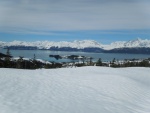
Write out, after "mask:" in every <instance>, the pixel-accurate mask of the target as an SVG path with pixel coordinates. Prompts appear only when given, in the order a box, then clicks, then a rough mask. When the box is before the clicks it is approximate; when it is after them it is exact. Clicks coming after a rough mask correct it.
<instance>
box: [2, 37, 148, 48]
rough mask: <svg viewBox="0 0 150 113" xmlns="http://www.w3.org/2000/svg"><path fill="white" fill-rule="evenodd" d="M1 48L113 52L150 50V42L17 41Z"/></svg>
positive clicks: (7, 43) (139, 40) (5, 44)
mask: <svg viewBox="0 0 150 113" xmlns="http://www.w3.org/2000/svg"><path fill="white" fill-rule="evenodd" d="M0 47H1V48H6V47H15V48H17V47H31V48H34V49H47V50H48V49H51V48H59V49H60V48H75V49H86V48H100V49H103V50H113V49H119V48H150V40H148V39H143V40H142V39H140V38H137V39H135V40H129V41H116V42H112V43H111V44H108V45H105V44H101V43H99V42H97V41H95V40H75V41H72V42H68V41H59V42H54V41H35V42H27V41H17V40H14V41H12V42H2V41H0Z"/></svg>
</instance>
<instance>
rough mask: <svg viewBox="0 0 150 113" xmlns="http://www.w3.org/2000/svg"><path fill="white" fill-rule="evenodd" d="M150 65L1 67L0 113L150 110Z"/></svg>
mask: <svg viewBox="0 0 150 113" xmlns="http://www.w3.org/2000/svg"><path fill="white" fill-rule="evenodd" d="M149 72H150V68H108V67H82V68H61V69H50V70H46V69H38V70H19V69H0V113H150V107H149V105H150V75H149Z"/></svg>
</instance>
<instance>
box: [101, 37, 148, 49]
mask: <svg viewBox="0 0 150 113" xmlns="http://www.w3.org/2000/svg"><path fill="white" fill-rule="evenodd" d="M136 47H150V40H148V39H145V40H142V39H140V38H137V39H135V40H130V41H117V42H113V43H111V44H110V45H104V47H103V48H104V49H106V50H110V49H115V48H136Z"/></svg>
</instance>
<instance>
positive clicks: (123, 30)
mask: <svg viewBox="0 0 150 113" xmlns="http://www.w3.org/2000/svg"><path fill="white" fill-rule="evenodd" d="M149 6H150V0H0V40H1V41H12V40H26V41H35V40H53V41H61V40H66V41H72V40H82V39H93V40H97V41H100V42H103V43H110V42H112V41H114V40H131V39H135V38H138V37H140V38H143V39H146V38H147V39H150V7H149Z"/></svg>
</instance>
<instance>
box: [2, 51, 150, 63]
mask: <svg viewBox="0 0 150 113" xmlns="http://www.w3.org/2000/svg"><path fill="white" fill-rule="evenodd" d="M0 52H2V53H6V49H0ZM10 53H11V55H12V56H14V57H19V56H23V57H25V58H33V57H34V54H35V55H36V58H37V59H43V60H47V61H55V62H68V61H70V60H67V59H60V60H56V59H55V58H50V57H49V55H62V56H63V55H81V56H87V57H93V58H94V59H93V60H95V61H97V60H98V59H99V58H101V59H102V60H103V61H112V60H113V58H116V60H123V59H133V58H137V59H143V58H150V55H147V54H121V53H120V54H116V53H87V52H60V51H49V50H10Z"/></svg>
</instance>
